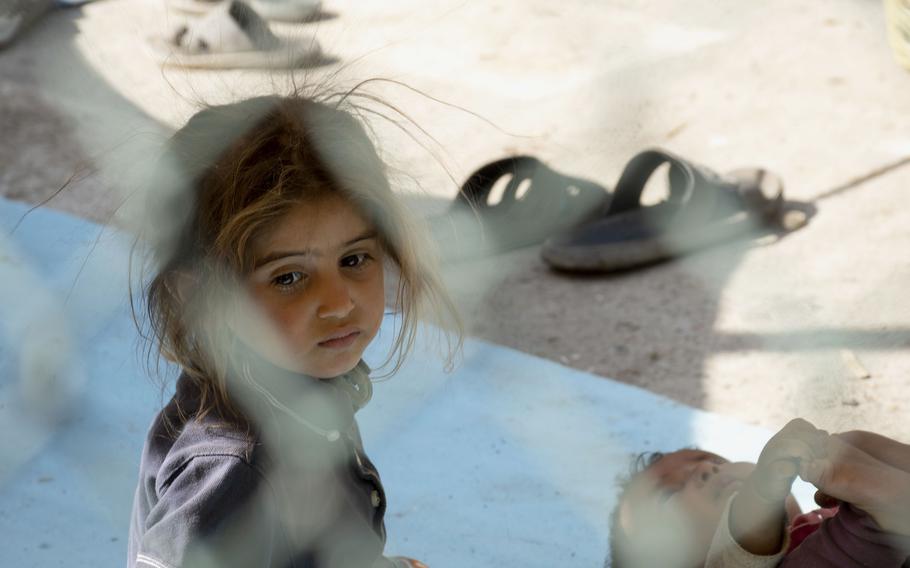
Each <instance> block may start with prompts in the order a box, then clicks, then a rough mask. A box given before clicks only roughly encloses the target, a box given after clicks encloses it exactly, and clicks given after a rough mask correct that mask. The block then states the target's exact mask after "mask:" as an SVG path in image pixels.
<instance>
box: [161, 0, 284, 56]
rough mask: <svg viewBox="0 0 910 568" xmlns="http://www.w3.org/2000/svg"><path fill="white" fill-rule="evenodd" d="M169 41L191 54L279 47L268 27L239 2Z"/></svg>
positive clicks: (183, 28) (181, 29) (186, 27)
mask: <svg viewBox="0 0 910 568" xmlns="http://www.w3.org/2000/svg"><path fill="white" fill-rule="evenodd" d="M171 41H172V42H173V44H174V45H175V46H178V47H181V48H183V49H184V50H186V51H188V52H192V53H206V52H209V51H212V50H214V51H219V52H241V51H269V50H272V49H274V48H276V47H278V46H279V45H281V40H280V39H278V38H277V37H276V36H275V34H273V33H272V31H271V30H270V29H269V25H268V23H266V21H265V20H263V19H262V18H261V17H260V16H259V15H258V14H257V13H256V11H255V10H253V9H252V8H250V6H249V5H248V4H246V3H245V2H243V1H242V0H231V1H230V2H227V3H225V4H224V5H222V6H218V7H217V8H215V9H214V10H212V11H211V12H209V13H208V14H206V15H205V16H203V17H202V18H201V19H199V20H198V21H196V22H195V23H193V24H190V25H183V26H180V27H179V28H178V29H177V30H176V31H175V33H174V35H173V36H172V38H171Z"/></svg>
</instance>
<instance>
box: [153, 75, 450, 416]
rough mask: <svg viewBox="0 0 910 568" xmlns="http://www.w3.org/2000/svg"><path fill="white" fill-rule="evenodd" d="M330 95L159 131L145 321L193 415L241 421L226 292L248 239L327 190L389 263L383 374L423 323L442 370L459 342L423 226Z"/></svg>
mask: <svg viewBox="0 0 910 568" xmlns="http://www.w3.org/2000/svg"><path fill="white" fill-rule="evenodd" d="M329 100H330V98H329V97H322V98H319V99H317V98H316V97H307V96H303V95H301V94H298V93H295V94H292V95H288V96H263V97H255V98H251V99H247V100H244V101H240V102H237V103H231V104H226V105H220V106H210V107H207V108H204V109H203V110H201V111H199V112H198V113H196V114H195V115H194V116H193V117H192V118H191V119H190V120H189V121H188V122H187V124H186V125H185V126H184V127H183V128H181V129H180V130H179V131H177V132H176V133H175V134H174V136H173V137H172V138H171V139H170V140H169V141H168V143H167V144H166V147H165V152H164V155H163V156H162V158H161V160H160V161H159V163H158V166H157V167H156V169H155V173H154V175H153V177H152V181H151V183H150V184H149V187H148V190H149V191H150V196H149V200H148V205H147V210H146V212H145V213H146V217H147V218H148V219H149V222H148V223H147V225H146V227H145V228H144V230H143V231H142V232H141V235H140V242H142V243H143V244H145V245H146V246H148V247H149V248H150V249H151V253H152V255H151V258H152V264H151V266H150V270H151V271H152V273H153V275H152V277H151V278H149V279H148V281H147V283H146V285H145V287H144V290H143V292H144V294H143V295H144V303H145V310H144V311H145V324H146V325H145V326H144V327H145V328H146V329H144V330H143V331H144V336H145V337H146V338H147V339H148V340H149V341H150V344H151V345H153V346H154V347H155V348H157V349H156V350H157V351H158V352H159V353H160V355H161V357H163V358H164V359H166V360H168V361H170V362H173V363H176V364H177V365H178V366H179V367H180V368H181V369H182V370H183V372H184V373H185V374H186V375H187V376H188V377H189V378H190V379H191V381H192V384H193V386H194V387H195V389H196V391H197V394H198V404H197V408H194V409H189V410H191V411H193V412H194V413H196V414H197V415H198V416H199V417H200V418H201V417H204V416H205V415H207V414H208V413H210V412H217V413H218V414H219V415H220V416H222V417H224V419H225V420H227V421H228V422H231V423H237V424H241V425H245V426H246V427H247V428H249V426H250V423H249V419H248V417H247V416H246V413H245V412H244V411H243V410H242V409H241V408H240V407H238V405H237V403H236V401H235V400H233V399H232V397H231V396H230V394H229V388H228V377H227V372H228V369H229V367H230V361H231V356H232V353H231V351H232V348H231V346H232V345H233V339H232V338H231V337H230V331H229V328H228V326H227V325H225V322H224V321H223V319H222V317H221V314H223V313H224V312H225V309H226V303H225V302H226V301H227V302H230V301H231V300H230V298H231V297H232V296H233V295H236V292H237V291H238V290H239V289H240V288H239V286H238V284H239V282H240V279H241V278H242V277H243V275H245V274H247V273H248V272H249V271H251V270H252V263H253V258H252V253H251V249H252V243H254V242H255V240H256V239H257V237H259V236H260V235H263V234H264V233H265V232H266V231H267V230H268V228H269V227H270V226H272V225H273V224H274V223H275V222H276V221H277V220H278V219H280V218H282V217H283V216H284V215H285V214H287V213H288V211H290V210H291V209H292V208H293V207H295V206H297V205H299V204H301V203H307V202H313V201H316V200H319V199H323V198H325V197H328V196H340V197H342V198H344V199H346V200H347V201H348V202H349V203H351V204H352V205H353V206H354V207H355V208H356V209H357V210H358V212H359V213H360V214H362V215H363V217H364V218H365V219H366V220H367V221H368V222H369V223H370V224H372V225H373V226H374V227H375V229H376V231H377V233H378V238H379V241H380V243H381V245H382V248H383V250H384V252H385V255H386V257H387V258H388V259H389V260H391V261H392V262H393V263H394V265H395V268H396V269H397V271H398V288H397V292H396V298H395V303H396V308H397V309H398V310H400V313H401V319H400V325H398V326H397V327H396V331H397V333H396V336H395V339H394V341H393V347H392V349H391V351H390V353H389V357H388V359H387V360H386V361H385V362H384V364H383V367H390V371H389V372H388V373H387V374H393V373H394V372H395V371H397V370H398V369H399V368H400V367H401V365H402V364H403V362H404V360H405V359H406V357H407V355H408V354H409V353H410V352H411V351H412V349H413V347H414V344H415V340H416V337H417V333H418V329H419V324H420V322H421V321H430V322H432V323H434V324H436V325H437V326H439V327H440V329H442V330H443V332H444V335H445V338H446V354H445V364H446V368H447V369H450V368H451V367H452V365H453V364H454V361H455V359H456V357H457V354H458V352H459V351H460V347H461V344H462V338H463V324H462V321H461V319H460V316H459V314H458V311H457V308H456V306H455V305H454V303H453V301H452V300H451V298H450V297H449V295H448V293H447V291H446V289H445V287H444V286H443V284H442V282H441V280H440V278H439V276H438V267H437V261H436V258H435V256H434V255H433V253H432V247H429V246H427V245H428V244H429V237H428V235H427V232H426V230H425V228H424V227H423V225H422V224H420V223H419V222H418V221H417V220H416V219H414V218H413V217H412V215H411V214H410V212H409V211H408V209H407V208H406V207H405V205H404V204H403V203H402V202H401V200H400V199H399V198H398V197H396V196H395V194H394V192H393V190H392V188H391V186H390V183H389V179H388V175H387V173H386V166H385V164H384V162H383V161H382V159H381V158H380V156H379V155H378V153H377V151H376V147H375V146H374V143H373V141H372V140H371V139H370V136H369V135H368V134H367V131H366V129H365V128H364V125H363V124H362V123H361V122H360V121H359V120H358V119H357V118H355V116H354V113H353V112H352V111H351V110H350V109H346V108H343V107H342V105H343V104H344V102H345V101H346V100H348V97H345V96H337V97H335V99H334V100H335V102H328V101H329ZM188 281H189V282H192V284H191V285H187V282H188ZM226 299H227V300H226Z"/></svg>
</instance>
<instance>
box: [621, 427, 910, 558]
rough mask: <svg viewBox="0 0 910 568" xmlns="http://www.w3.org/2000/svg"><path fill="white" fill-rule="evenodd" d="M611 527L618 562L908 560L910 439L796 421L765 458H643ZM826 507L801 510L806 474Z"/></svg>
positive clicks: (678, 454)
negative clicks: (797, 494) (797, 496)
mask: <svg viewBox="0 0 910 568" xmlns="http://www.w3.org/2000/svg"><path fill="white" fill-rule="evenodd" d="M636 463H637V469H638V471H637V472H636V473H634V474H633V475H632V477H631V478H630V479H629V480H628V481H627V482H626V483H625V485H624V487H623V490H622V493H621V495H620V497H619V502H618V505H617V507H616V510H615V511H614V513H613V523H612V528H611V534H610V548H611V558H610V560H609V561H608V563H607V566H609V567H612V568H652V567H656V566H660V567H662V568H665V567H678V568H693V567H698V566H706V567H709V568H714V567H725V568H732V567H738V566H743V567H762V568H764V567H769V568H770V567H774V566H785V567H796V566H799V567H801V568H803V567H806V568H811V567H822V566H829V567H846V566H849V567H854V566H856V567H859V566H875V567H876V568H890V567H893V568H899V567H901V566H905V567H907V566H910V563H907V560H908V557H910V446H908V445H906V444H901V443H899V442H896V441H894V440H891V439H889V438H886V437H884V436H879V435H877V434H872V433H870V432H860V431H853V432H846V433H842V434H833V435H831V434H828V433H827V432H825V431H823V430H818V429H816V428H815V427H814V426H813V425H812V424H810V423H808V422H806V421H805V420H801V419H797V420H793V421H792V422H790V423H789V424H787V425H786V426H785V427H784V428H783V429H782V430H781V431H780V432H778V433H777V434H776V435H775V436H774V437H772V438H771V440H770V441H768V443H767V444H766V445H765V447H764V449H763V450H762V452H761V455H760V456H759V458H758V463H756V464H752V463H745V462H740V463H731V462H729V461H727V460H726V459H724V458H722V457H721V456H718V455H716V454H713V453H710V452H706V451H701V450H694V449H684V450H678V451H675V452H671V453H667V454H661V453H654V454H650V455H643V456H640V457H639V459H638V460H637V462H636ZM797 475H798V476H800V477H801V478H803V479H804V480H806V481H808V482H809V483H812V484H813V485H815V486H816V487H817V488H818V489H819V491H818V492H817V493H816V496H815V500H816V502H817V503H818V504H819V505H820V506H822V507H823V508H822V509H819V510H816V511H813V512H811V513H807V514H804V515H801V514H800V511H799V507H798V505H797V504H796V501H795V500H794V499H793V496H792V495H791V494H790V486H791V485H792V483H793V480H794V479H795V478H796V476H797Z"/></svg>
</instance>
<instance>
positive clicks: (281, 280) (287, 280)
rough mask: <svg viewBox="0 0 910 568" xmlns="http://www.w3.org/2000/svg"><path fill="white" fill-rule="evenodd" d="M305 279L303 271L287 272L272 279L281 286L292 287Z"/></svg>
mask: <svg viewBox="0 0 910 568" xmlns="http://www.w3.org/2000/svg"><path fill="white" fill-rule="evenodd" d="M301 280H303V272H296V271H295V272H287V273H285V274H281V275H279V276H276V277H275V278H273V279H272V282H273V283H274V284H275V285H276V286H278V287H279V288H290V287H292V286H294V285H295V284H297V283H299V282H300V281H301Z"/></svg>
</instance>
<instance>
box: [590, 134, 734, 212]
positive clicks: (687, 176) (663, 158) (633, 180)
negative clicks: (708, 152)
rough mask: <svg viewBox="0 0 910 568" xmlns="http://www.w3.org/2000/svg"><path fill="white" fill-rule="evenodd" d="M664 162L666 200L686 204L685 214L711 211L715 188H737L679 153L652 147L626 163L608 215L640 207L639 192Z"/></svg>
mask: <svg viewBox="0 0 910 568" xmlns="http://www.w3.org/2000/svg"><path fill="white" fill-rule="evenodd" d="M665 163H669V164H670V171H669V174H668V177H669V186H670V196H669V198H668V201H670V202H676V203H679V204H680V205H681V204H686V207H685V208H684V209H685V211H686V212H687V214H695V215H698V214H699V213H700V212H702V213H703V212H706V211H710V210H711V208H712V207H711V206H712V205H713V202H715V201H716V200H717V199H718V196H719V195H720V192H719V191H718V190H723V189H729V190H736V189H738V186H737V184H736V183H732V182H730V181H727V180H725V179H724V178H723V177H721V176H720V175H718V174H717V173H715V172H714V171H712V170H711V169H709V168H706V167H704V166H701V165H698V164H695V163H693V162H690V161H688V160H685V159H683V158H680V157H679V156H677V155H675V154H672V153H670V152H667V151H666V150H660V149H657V148H653V149H650V150H645V151H644V152H641V153H639V154H637V155H636V156H635V157H633V158H632V159H631V160H629V163H628V164H627V165H626V167H625V169H624V170H623V172H622V175H621V176H620V178H619V181H618V182H617V183H616V189H615V190H614V192H613V200H612V201H611V203H610V207H609V209H608V211H607V215H615V214H618V213H625V212H628V211H632V210H635V209H639V208H640V207H641V194H642V192H643V191H644V189H645V185H646V184H647V182H648V179H650V177H651V176H652V175H653V174H654V172H655V171H656V170H657V168H659V167H660V166H662V165H663V164H665Z"/></svg>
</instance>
